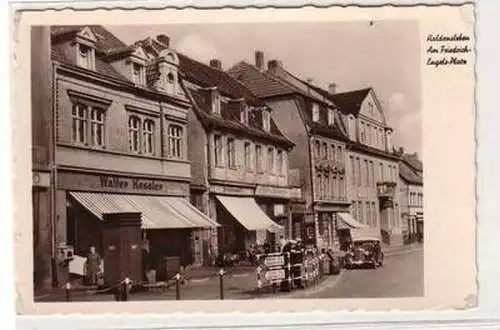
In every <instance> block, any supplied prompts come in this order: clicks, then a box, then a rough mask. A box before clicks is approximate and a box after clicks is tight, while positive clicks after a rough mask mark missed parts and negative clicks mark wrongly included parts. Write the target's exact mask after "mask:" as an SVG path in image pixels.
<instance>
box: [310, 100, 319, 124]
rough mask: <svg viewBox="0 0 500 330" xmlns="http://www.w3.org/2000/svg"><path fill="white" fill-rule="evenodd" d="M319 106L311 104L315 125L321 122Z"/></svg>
mask: <svg viewBox="0 0 500 330" xmlns="http://www.w3.org/2000/svg"><path fill="white" fill-rule="evenodd" d="M319 117H320V115H319V104H318V103H316V102H313V103H312V104H311V118H312V121H313V122H314V123H317V122H319Z"/></svg>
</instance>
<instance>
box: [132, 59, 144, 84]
mask: <svg viewBox="0 0 500 330" xmlns="http://www.w3.org/2000/svg"><path fill="white" fill-rule="evenodd" d="M132 79H133V81H134V83H136V84H138V85H145V84H146V72H145V68H144V65H141V64H139V63H132Z"/></svg>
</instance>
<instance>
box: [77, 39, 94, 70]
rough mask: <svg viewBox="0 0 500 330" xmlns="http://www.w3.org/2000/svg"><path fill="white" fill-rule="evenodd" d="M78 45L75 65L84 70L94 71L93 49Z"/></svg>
mask: <svg viewBox="0 0 500 330" xmlns="http://www.w3.org/2000/svg"><path fill="white" fill-rule="evenodd" d="M77 45H78V58H77V64H78V66H81V67H83V68H85V69H89V70H94V49H93V48H92V47H89V46H87V45H84V44H81V43H79V44H77Z"/></svg>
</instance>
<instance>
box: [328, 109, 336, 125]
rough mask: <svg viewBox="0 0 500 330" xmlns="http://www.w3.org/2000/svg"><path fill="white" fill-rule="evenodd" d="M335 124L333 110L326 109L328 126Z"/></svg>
mask: <svg viewBox="0 0 500 330" xmlns="http://www.w3.org/2000/svg"><path fill="white" fill-rule="evenodd" d="M334 125H335V110H333V109H328V126H334Z"/></svg>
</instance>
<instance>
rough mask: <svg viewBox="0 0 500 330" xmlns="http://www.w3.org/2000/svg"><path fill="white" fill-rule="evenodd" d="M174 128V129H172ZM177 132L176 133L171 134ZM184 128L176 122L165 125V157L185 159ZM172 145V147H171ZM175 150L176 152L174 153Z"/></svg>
mask: <svg viewBox="0 0 500 330" xmlns="http://www.w3.org/2000/svg"><path fill="white" fill-rule="evenodd" d="M174 130H176V131H174ZM175 132H177V133H178V134H171V133H175ZM184 136H185V129H184V126H182V125H179V124H177V123H169V124H168V126H167V157H168V158H170V159H185V150H184V148H185V146H184ZM172 146H174V148H172ZM174 150H177V153H178V154H175V153H174Z"/></svg>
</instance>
